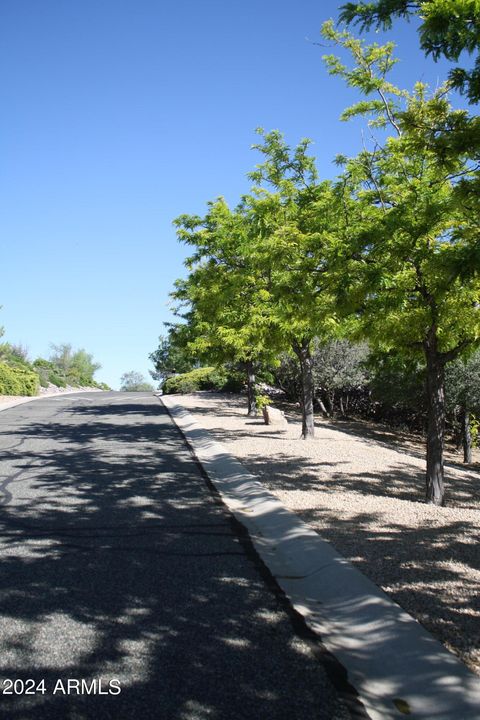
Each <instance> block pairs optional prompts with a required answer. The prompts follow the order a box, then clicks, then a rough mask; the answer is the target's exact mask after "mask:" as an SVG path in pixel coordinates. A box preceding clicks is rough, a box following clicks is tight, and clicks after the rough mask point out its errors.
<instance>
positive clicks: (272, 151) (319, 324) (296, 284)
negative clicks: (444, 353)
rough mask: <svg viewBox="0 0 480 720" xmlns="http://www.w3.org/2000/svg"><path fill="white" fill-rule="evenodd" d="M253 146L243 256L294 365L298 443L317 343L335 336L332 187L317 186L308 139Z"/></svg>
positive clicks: (309, 423) (309, 413)
mask: <svg viewBox="0 0 480 720" xmlns="http://www.w3.org/2000/svg"><path fill="white" fill-rule="evenodd" d="M259 132H260V134H261V135H262V138H263V142H262V143H260V144H257V145H255V146H254V147H255V148H256V149H257V150H258V151H260V152H261V153H262V154H263V156H264V162H263V163H261V164H259V165H257V167H256V169H255V171H254V172H253V173H250V177H251V179H252V180H253V181H254V182H255V183H256V186H255V187H254V188H253V191H252V193H251V194H250V195H249V196H247V197H246V198H245V199H244V209H245V212H246V213H247V217H248V218H249V222H250V225H251V228H252V230H251V233H250V238H251V239H250V243H249V257H250V259H251V261H252V263H253V264H254V266H255V268H256V273H257V276H259V277H262V278H264V284H263V289H262V295H263V300H262V301H263V303H264V305H265V307H266V308H267V311H266V312H267V314H268V316H269V322H270V325H271V327H272V328H275V333H276V336H277V338H278V339H279V340H278V341H279V344H280V345H281V347H282V348H283V349H284V350H288V349H290V350H291V351H293V352H294V354H295V355H296V357H297V358H298V361H299V366H300V373H301V387H302V393H301V407H302V438H304V439H306V438H310V437H313V436H314V427H315V426H314V397H315V388H314V377H313V361H312V348H313V341H314V338H315V337H318V338H320V339H321V341H326V340H328V339H330V338H331V337H332V336H334V335H335V333H336V332H337V325H338V319H337V317H336V308H335V298H334V295H333V293H332V291H331V289H330V287H329V283H330V275H329V260H328V258H329V256H330V254H331V253H332V249H334V248H335V247H336V238H337V232H338V205H337V203H336V197H335V193H334V191H333V187H332V185H331V183H330V182H327V181H324V182H319V180H318V175H317V171H316V166H315V159H314V158H313V157H312V156H310V155H309V154H308V147H309V144H310V141H309V140H303V141H301V142H300V143H299V144H298V146H297V147H296V148H291V147H289V145H288V144H287V143H286V142H285V140H284V138H283V136H282V134H281V133H280V132H278V131H277V130H274V131H272V132H270V133H264V132H263V131H262V130H260V131H259Z"/></svg>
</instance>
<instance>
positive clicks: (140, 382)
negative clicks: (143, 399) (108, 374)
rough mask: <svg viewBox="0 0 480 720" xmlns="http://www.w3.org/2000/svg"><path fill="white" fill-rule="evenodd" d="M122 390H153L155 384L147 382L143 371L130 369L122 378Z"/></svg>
mask: <svg viewBox="0 0 480 720" xmlns="http://www.w3.org/2000/svg"><path fill="white" fill-rule="evenodd" d="M120 383H121V387H120V390H121V391H122V392H150V391H153V389H154V388H153V385H151V384H150V383H149V382H147V380H146V378H145V377H144V376H143V375H142V373H139V372H136V371H135V370H130V372H126V373H124V374H123V375H122V377H121V379H120Z"/></svg>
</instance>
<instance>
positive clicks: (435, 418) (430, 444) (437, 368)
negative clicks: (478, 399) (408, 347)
mask: <svg viewBox="0 0 480 720" xmlns="http://www.w3.org/2000/svg"><path fill="white" fill-rule="evenodd" d="M425 355H426V361H427V402H428V423H427V475H426V501H427V502H428V503H431V504H433V505H443V503H444V495H445V485H444V467H443V445H444V435H445V372H444V363H443V361H442V358H441V357H440V353H439V352H438V349H437V337H436V334H435V333H434V332H433V331H432V332H431V333H430V337H429V339H428V341H427V343H426V345H425Z"/></svg>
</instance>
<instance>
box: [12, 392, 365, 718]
mask: <svg viewBox="0 0 480 720" xmlns="http://www.w3.org/2000/svg"><path fill="white" fill-rule="evenodd" d="M107 400H108V398H106V399H104V400H103V401H102V400H101V399H97V398H95V400H94V401H92V400H85V401H83V400H76V401H75V402H68V401H65V402H63V403H62V405H61V411H60V412H58V410H55V408H57V409H58V407H59V405H58V404H57V405H55V406H54V405H51V407H52V408H54V409H53V410H52V412H51V413H50V414H49V413H46V411H45V408H46V407H47V405H46V404H45V403H42V404H41V403H35V404H32V406H31V407H32V410H31V411H30V415H29V418H28V421H27V420H25V421H24V422H23V423H22V422H18V420H17V425H16V426H15V427H12V428H11V429H9V427H8V424H7V423H6V421H5V422H3V427H4V432H3V434H2V439H3V440H2V441H3V448H4V450H3V453H2V458H3V464H2V473H3V472H4V471H3V468H7V471H6V472H5V474H2V477H1V480H2V487H3V489H4V493H5V498H6V500H9V502H7V503H6V504H4V505H3V506H2V507H1V516H0V518H1V523H0V528H1V533H0V539H1V543H2V575H3V581H2V590H1V594H0V614H1V617H2V623H1V629H0V632H1V637H0V641H1V647H2V652H1V657H0V672H1V676H2V678H18V679H21V680H24V681H26V680H27V679H28V678H32V679H34V680H35V682H36V683H38V682H40V680H41V679H43V680H44V681H45V687H46V692H45V694H41V692H38V693H37V694H34V695H25V694H23V695H21V696H17V697H6V696H3V698H2V700H1V705H0V715H1V717H8V718H9V720H20V719H21V720H44V719H46V718H48V720H57V719H60V718H62V720H64V719H71V720H83V719H88V720H90V718H97V719H98V720H102V719H103V718H119V719H121V720H122V719H123V718H125V719H127V718H128V719H130V718H135V717H139V718H142V720H143V718H156V719H166V720H177V719H178V720H190V719H192V720H193V718H198V719H203V718H215V719H222V720H223V719H224V718H225V719H227V718H228V719H229V720H230V719H235V718H239V719H240V718H242V719H245V718H249V719H250V718H262V720H263V719H268V718H302V720H303V719H304V718H305V719H307V718H329V719H332V718H334V719H335V720H337V719H338V720H344V719H346V718H347V717H350V716H348V714H346V711H345V710H343V709H342V708H341V707H340V706H339V705H338V703H337V701H336V699H335V696H334V694H333V692H332V689H331V686H330V685H329V684H328V683H327V682H326V681H325V675H324V673H323V670H322V669H321V667H320V665H319V664H318V663H317V661H316V660H315V658H314V657H313V655H311V654H309V652H306V646H305V644H304V643H303V642H301V641H300V640H299V639H298V638H295V637H294V636H293V635H292V629H291V625H290V622H289V620H288V618H287V616H286V615H285V613H284V612H283V611H282V610H281V608H279V606H278V602H277V599H276V597H275V595H274V594H272V593H270V592H269V591H268V590H266V588H265V585H264V583H263V581H262V579H261V577H260V574H259V572H258V569H257V568H256V567H255V566H254V564H253V562H252V561H251V559H248V558H247V557H246V555H245V552H244V548H243V546H242V543H241V542H240V541H239V539H238V537H236V536H235V534H234V533H233V531H232V526H231V524H230V520H229V518H228V517H227V516H226V514H225V513H224V511H223V509H222V508H221V507H220V506H219V505H218V504H216V503H215V501H214V500H213V499H212V497H211V496H210V495H209V494H208V493H207V492H206V491H205V488H204V484H203V480H202V478H201V477H200V475H199V473H198V470H197V468H196V465H195V464H194V463H193V462H192V459H191V456H190V454H189V452H188V450H187V448H186V447H185V445H184V444H183V443H182V442H181V440H180V439H179V436H178V433H177V431H176V430H175V428H174V427H173V425H172V424H171V422H170V421H169V419H168V417H167V416H166V413H165V411H164V410H163V408H161V406H160V405H159V404H158V402H157V401H156V400H154V399H150V400H149V401H148V402H142V401H139V400H135V399H132V398H129V399H128V398H127V399H125V400H124V401H122V402H117V403H116V404H112V403H110V404H107ZM34 406H35V407H34ZM48 407H50V406H48ZM42 413H43V414H42ZM9 417H11V418H18V417H25V410H23V414H22V415H20V413H18V414H17V415H14V414H13V413H12V414H11V415H10V416H9ZM68 678H71V679H77V680H80V679H82V678H85V679H87V680H88V682H89V683H91V680H92V679H97V680H98V681H100V680H101V681H102V684H101V686H99V685H98V682H97V685H96V691H97V694H95V695H76V694H75V692H73V694H69V695H63V694H62V692H61V690H59V692H58V693H57V694H55V695H54V694H53V688H54V687H55V684H56V682H57V680H58V679H61V680H62V681H63V683H64V685H63V687H64V688H66V687H67V686H66V684H65V683H66V681H67V680H68ZM113 679H116V680H118V681H119V683H120V686H121V693H120V694H118V695H113V694H99V693H98V689H99V687H100V689H101V690H103V692H105V693H108V692H109V689H110V690H111V689H112V686H109V682H110V681H112V680H113ZM352 717H353V715H352Z"/></svg>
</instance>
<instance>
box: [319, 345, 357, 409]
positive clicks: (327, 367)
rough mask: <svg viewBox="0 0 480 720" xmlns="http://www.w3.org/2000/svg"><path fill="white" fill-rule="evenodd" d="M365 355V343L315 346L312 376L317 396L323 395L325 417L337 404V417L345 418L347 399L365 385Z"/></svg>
mask: <svg viewBox="0 0 480 720" xmlns="http://www.w3.org/2000/svg"><path fill="white" fill-rule="evenodd" d="M368 353H369V350H368V345H367V344H366V343H358V344H357V343H351V342H349V341H348V340H332V341H331V342H329V343H319V342H318V341H317V342H316V343H315V346H314V351H313V376H314V378H315V386H316V388H317V394H319V395H323V397H324V400H325V403H326V405H327V408H328V414H329V415H333V413H334V410H335V406H336V403H337V402H338V405H339V409H340V412H341V414H342V415H345V413H346V411H347V409H348V403H349V396H350V395H351V394H352V392H354V391H357V390H359V389H360V388H363V387H365V386H366V384H367V378H368V374H367V370H366V364H365V363H366V360H367V358H368Z"/></svg>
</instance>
